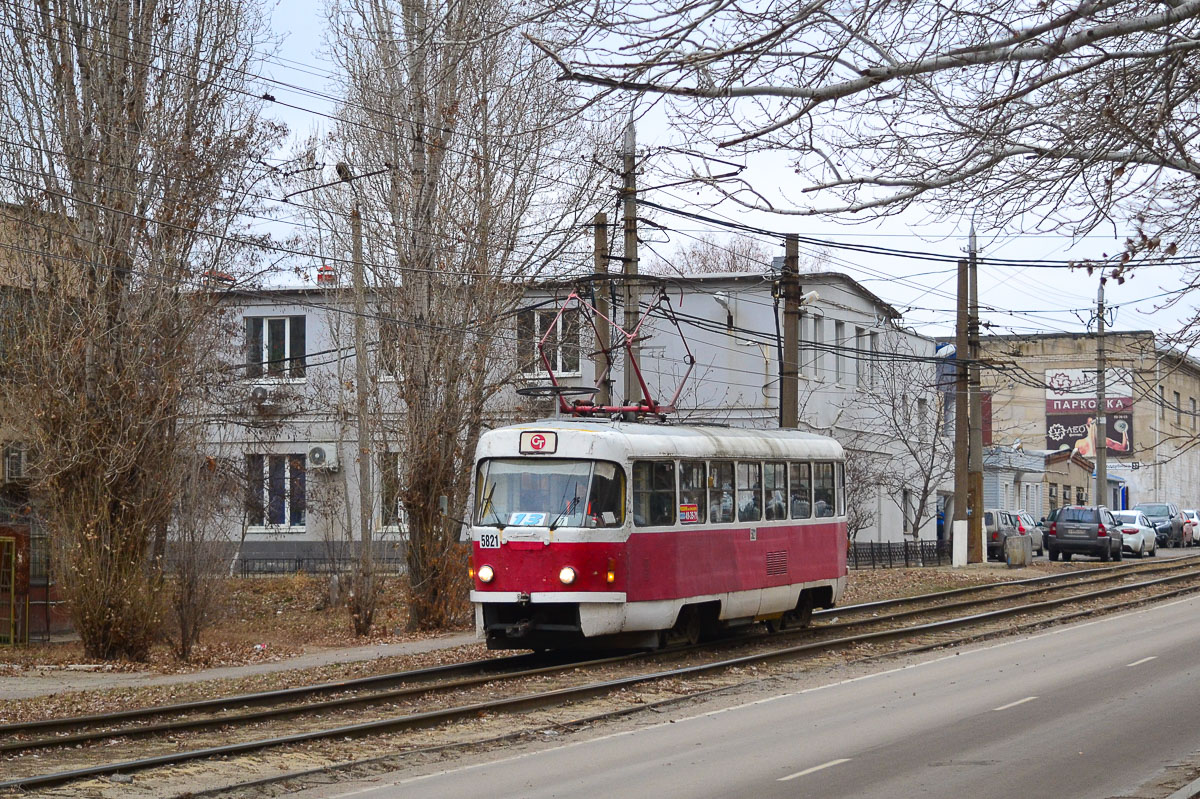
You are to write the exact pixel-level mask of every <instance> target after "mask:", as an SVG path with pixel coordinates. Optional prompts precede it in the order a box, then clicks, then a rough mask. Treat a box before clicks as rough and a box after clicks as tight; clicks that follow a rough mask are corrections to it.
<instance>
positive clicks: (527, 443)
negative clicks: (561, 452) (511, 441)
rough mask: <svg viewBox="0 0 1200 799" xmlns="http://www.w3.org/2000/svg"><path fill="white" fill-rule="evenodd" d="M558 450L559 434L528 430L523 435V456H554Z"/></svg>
mask: <svg viewBox="0 0 1200 799" xmlns="http://www.w3.org/2000/svg"><path fill="white" fill-rule="evenodd" d="M557 450H558V433H552V432H550V431H548V430H546V431H537V430H526V431H525V432H523V433H521V454H522V455H553V454H554V453H555V452H556V451H557Z"/></svg>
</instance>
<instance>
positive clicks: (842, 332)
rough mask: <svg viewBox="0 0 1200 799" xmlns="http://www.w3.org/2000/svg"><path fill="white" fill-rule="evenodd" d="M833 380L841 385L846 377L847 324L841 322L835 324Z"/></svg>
mask: <svg viewBox="0 0 1200 799" xmlns="http://www.w3.org/2000/svg"><path fill="white" fill-rule="evenodd" d="M833 338H834V342H833V351H834V357H833V380H834V382H835V383H838V384H841V383H842V381H843V380H844V379H845V377H846V352H845V347H846V323H845V322H842V321H840V320H838V321H835V322H834V323H833Z"/></svg>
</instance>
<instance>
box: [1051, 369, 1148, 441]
mask: <svg viewBox="0 0 1200 799" xmlns="http://www.w3.org/2000/svg"><path fill="white" fill-rule="evenodd" d="M1096 374H1097V372H1096V370H1095V369H1047V370H1046V415H1047V416H1050V415H1054V414H1067V413H1069V414H1080V413H1090V414H1093V415H1095V413H1096V385H1097V381H1096ZM1104 405H1105V407H1106V409H1107V411H1108V412H1109V413H1114V412H1119V411H1129V410H1132V409H1133V377H1132V375H1131V373H1130V371H1129V370H1128V369H1105V370H1104ZM1047 429H1049V425H1047Z"/></svg>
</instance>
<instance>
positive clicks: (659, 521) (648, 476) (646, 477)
mask: <svg viewBox="0 0 1200 799" xmlns="http://www.w3.org/2000/svg"><path fill="white" fill-rule="evenodd" d="M633 523H634V524H636V525H637V526H638V527H660V526H662V525H667V524H674V523H675V463H674V462H673V461H634V462H633Z"/></svg>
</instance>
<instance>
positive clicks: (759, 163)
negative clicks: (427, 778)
mask: <svg viewBox="0 0 1200 799" xmlns="http://www.w3.org/2000/svg"><path fill="white" fill-rule="evenodd" d="M322 8H323V3H322V2H321V0H279V2H278V3H276V4H275V5H274V6H273V8H272V10H273V16H272V20H273V22H272V24H273V27H274V29H275V32H276V33H277V34H278V35H280V36H281V37H284V41H283V43H282V45H281V48H280V51H279V56H278V58H275V59H272V60H271V61H270V63H268V65H267V68H268V74H269V77H270V78H271V79H272V80H273V81H275V83H273V84H271V86H270V87H269V88H270V91H271V93H272V94H273V95H274V96H275V97H276V98H277V100H278V101H279V102H278V103H276V104H274V105H273V106H272V109H271V112H272V114H273V115H274V116H276V117H278V118H279V119H281V120H282V121H284V122H285V123H286V124H287V125H288V126H289V128H290V129H291V131H292V134H293V136H294V137H303V136H305V135H307V134H308V133H309V132H311V131H312V130H314V129H317V128H320V129H323V130H325V129H328V127H329V124H330V122H329V119H328V118H327V117H325V116H322V115H325V114H333V113H335V108H334V107H333V105H332V103H331V102H330V100H329V99H328V98H327V97H324V96H322V95H327V94H330V93H331V92H332V86H331V82H330V79H329V73H330V72H331V71H332V69H333V66H332V65H331V64H330V63H328V62H326V61H324V60H323V59H322V58H321V56H320V49H321V42H322V37H323V35H324V18H323V12H322ZM282 84H290V85H292V86H295V87H299V88H295V89H292V88H289V87H288V86H285V85H282ZM289 105H291V106H299V108H289V107H288V106H289ZM669 122H670V121H669V120H668V119H666V118H665V117H664V116H663V115H662V114H660V113H657V112H651V113H649V114H648V115H647V116H646V117H645V118H644V119H643V120H642V121H641V122H640V123H639V126H638V139H639V141H638V144H639V150H641V151H647V152H648V151H652V150H653V149H654V148H659V147H671V146H682V145H684V144H685V142H683V141H682V140H681V139H680V137H679V134H678V133H677V132H676V131H674V130H673V129H672V128H671V126H670V124H669ZM616 144H617V143H614V145H616ZM647 166H648V171H647V172H646V173H643V174H642V175H640V176H639V181H640V185H641V186H652V185H655V175H654V174H653V169H654V161H653V160H651V161H649V162H648V164H647ZM748 166H749V167H750V169H749V171H748V172H746V173H745V174H747V175H749V176H751V179H752V180H753V181H754V182H755V184H756V185H762V186H771V185H772V181H777V180H779V179H780V177H779V176H781V175H782V176H784V178H786V176H787V175H788V174H789V170H788V169H787V168H786V161H785V160H784V159H782V158H777V159H771V158H761V159H756V160H755V161H751V162H750V163H749V164H748ZM330 179H332V175H331V176H330ZM784 188H786V186H785V187H784ZM694 196H695V195H694V192H693V193H689V191H688V189H687V188H686V187H676V188H672V189H664V190H660V191H655V192H652V193H650V195H649V199H652V200H654V201H655V202H658V203H661V204H663V205H668V206H672V207H676V208H689V209H690V210H695V211H698V212H701V213H704V214H707V215H709V216H714V217H718V218H724V219H728V220H734V221H738V222H741V223H744V224H750V225H753V226H756V227H760V228H764V229H768V230H773V231H779V232H795V233H799V234H801V235H804V236H811V237H813V238H817V239H824V240H826V241H827V242H829V243H830V244H831V245H836V244H866V245H873V246H878V247H885V248H890V249H902V250H906V251H918V252H932V253H937V254H941V255H948V256H951V257H959V256H961V255H962V254H963V253H964V252H965V249H966V246H967V231H968V228H969V220H968V219H957V220H948V221H942V222H936V221H933V220H930V219H929V218H927V216H926V215H924V214H921V213H919V212H918V213H911V212H910V213H906V214H905V215H903V216H900V217H893V218H889V219H887V220H884V221H882V222H869V223H858V224H851V223H849V221H848V220H837V219H817V218H802V219H796V218H781V217H772V216H770V215H766V214H747V213H743V212H740V211H738V210H736V209H735V208H733V207H732V206H722V207H718V208H716V209H713V208H708V207H704V208H699V207H695V206H689V204H690V203H692V202H693V197H694ZM597 210H599V209H597ZM658 218H659V219H660V220H661V221H666V222H669V225H670V226H671V227H672V228H673V230H672V232H671V233H670V234H661V233H659V234H653V235H654V237H655V238H656V239H657V241H659V242H662V243H656V244H655V245H654V247H655V249H656V250H657V251H661V252H664V253H669V252H670V251H671V249H672V248H673V247H674V246H675V242H679V243H680V244H685V243H686V242H687V240H688V239H689V237H691V236H694V235H699V234H701V233H702V232H704V230H705V226H704V225H703V224H702V223H698V222H690V221H685V220H682V219H675V218H670V219H666V220H664V219H662V217H661V216H660V217H658ZM1126 233H1127V231H1121V232H1120V235H1114V234H1113V232H1112V231H1106V232H1097V233H1094V234H1092V235H1090V236H1088V237H1087V238H1085V239H1082V240H1079V241H1073V240H1072V239H1071V238H1069V237H1067V236H1062V235H1048V234H1040V233H1039V234H1029V233H1022V232H1021V231H1020V230H1019V229H1018V228H1017V227H1016V226H1015V225H1014V226H1010V227H1008V228H1006V229H1004V230H988V229H983V228H982V226H981V227H980V229H979V230H978V246H979V251H980V254H981V256H983V257H985V258H986V257H992V258H1007V259H1022V260H1033V261H1045V260H1064V259H1082V258H1089V257H1090V258H1099V257H1101V256H1102V255H1103V254H1105V253H1107V254H1113V253H1115V252H1119V251H1120V249H1121V241H1123V239H1124V236H1125V235H1126ZM646 235H647V236H651V235H652V234H650V233H649V232H647V233H646ZM722 235H727V234H726V233H724V232H722ZM587 237H588V238H590V234H587ZM583 238H584V237H583V236H581V246H590V243H588V242H585V241H583V240H582V239H583ZM664 238H669V241H663V240H664ZM762 238H763V240H764V241H767V242H768V243H769V244H770V246H773V247H774V246H777V245H776V244H775V241H774V240H772V239H770V238H769V237H762ZM824 251H825V255H826V258H827V260H825V261H824V262H823V263H822V265H821V266H820V267H819V268H821V269H827V270H832V271H842V272H846V273H848V274H850V275H851V276H853V277H854V278H855V279H857V280H859V281H861V282H862V283H863V284H864V285H865V286H866V287H867V288H869V289H870V290H871V291H873V292H874V293H875V294H877V295H879V296H880V297H881V298H883V299H884V300H886V301H888V302H890V303H891V304H892V305H894V306H896V307H897V309H898V310H900V311H901V312H902V313H903V314H904V317H905V323H906V324H907V325H909V326H911V327H913V328H915V329H916V330H917V331H919V332H921V333H924V334H926V335H944V334H947V333H950V332H952V327H953V309H954V292H955V289H956V277H955V267H954V264H953V262H952V261H951V262H938V261H933V260H928V259H924V258H921V257H890V256H886V255H876V254H863V253H857V252H852V251H845V250H839V249H836V248H835V247H833V246H830V247H827V248H824ZM779 253H780V254H782V247H779ZM802 253H803V254H805V255H809V256H812V255H813V250H812V249H811V248H808V247H802ZM802 268H803V267H802ZM1178 285H1179V281H1178V278H1177V276H1176V275H1175V274H1172V273H1171V271H1170V270H1167V269H1164V268H1162V267H1159V268H1158V270H1157V271H1153V270H1151V269H1147V270H1144V271H1142V272H1139V273H1136V276H1135V277H1134V278H1133V279H1132V280H1129V281H1127V282H1126V283H1125V284H1124V285H1123V286H1117V285H1115V284H1114V283H1113V282H1112V281H1110V282H1109V284H1108V286H1107V287H1106V297H1107V301H1108V303H1109V304H1110V306H1116V309H1115V311H1114V313H1115V319H1114V317H1113V316H1110V317H1109V319H1110V323H1113V322H1115V324H1114V325H1113V328H1114V329H1124V330H1146V329H1148V330H1156V331H1168V332H1169V331H1172V330H1174V329H1176V328H1177V327H1178V326H1179V324H1180V320H1182V319H1185V318H1189V317H1191V316H1193V315H1194V313H1195V310H1194V308H1195V306H1194V303H1192V302H1187V301H1185V302H1183V303H1180V304H1178V305H1176V306H1175V307H1174V308H1170V309H1165V310H1159V306H1161V305H1162V303H1163V302H1164V299H1165V298H1164V297H1163V296H1162V295H1163V293H1164V292H1168V291H1170V290H1171V289H1173V288H1175V287H1177V286H1178ZM979 286H980V303H981V305H982V306H983V307H984V308H985V309H986V308H994V309H997V310H996V311H991V312H985V313H984V314H983V318H984V321H985V323H990V324H991V327H990V328H989V329H990V330H991V332H994V333H1002V334H1004V333H1018V334H1019V333H1032V332H1062V331H1081V330H1084V329H1085V325H1086V324H1087V323H1088V322H1089V321H1090V320H1091V318H1092V314H1091V312H1090V309H1094V307H1095V301H1096V290H1097V278H1096V277H1094V276H1088V275H1087V274H1086V273H1084V272H1083V271H1082V270H1067V269H1065V268H1044V267H1035V266H1024V267H1022V266H1011V265H1004V266H1001V265H986V266H984V267H982V268H981V270H980V274H979Z"/></svg>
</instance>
